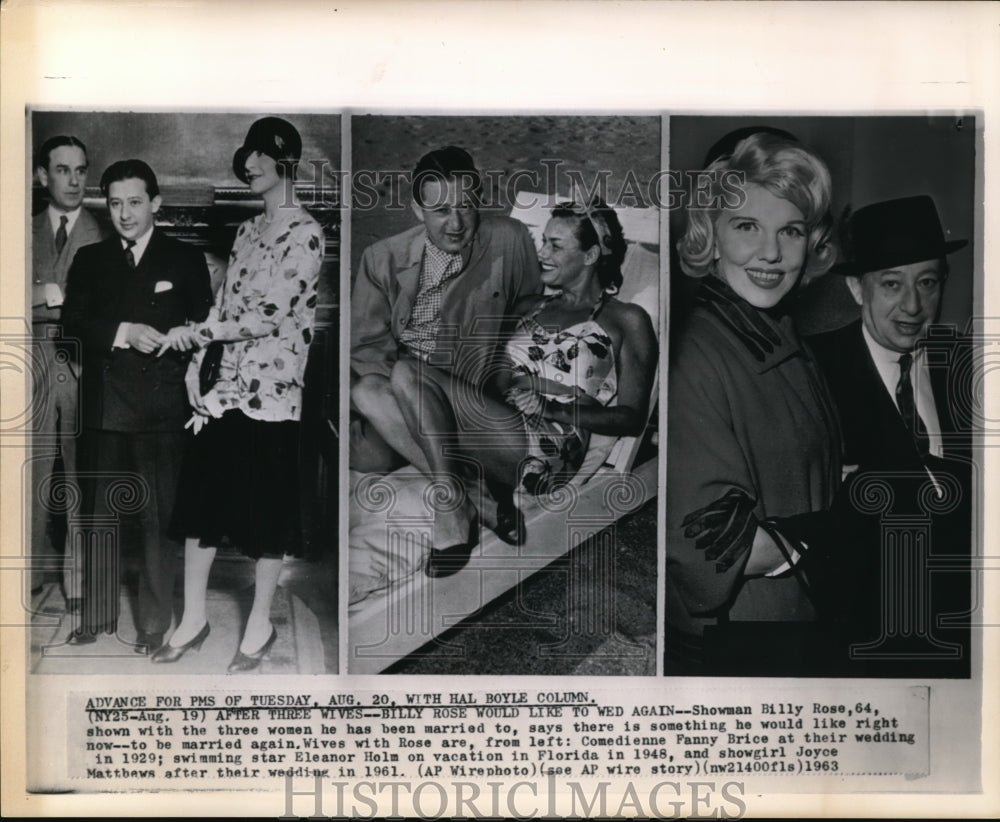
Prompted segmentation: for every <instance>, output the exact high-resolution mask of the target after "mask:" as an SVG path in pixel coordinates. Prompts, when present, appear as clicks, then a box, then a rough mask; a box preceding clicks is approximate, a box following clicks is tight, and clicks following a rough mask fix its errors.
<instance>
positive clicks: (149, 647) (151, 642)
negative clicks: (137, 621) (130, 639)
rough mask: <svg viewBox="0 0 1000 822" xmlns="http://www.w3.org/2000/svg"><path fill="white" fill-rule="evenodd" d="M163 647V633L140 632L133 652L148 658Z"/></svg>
mask: <svg viewBox="0 0 1000 822" xmlns="http://www.w3.org/2000/svg"><path fill="white" fill-rule="evenodd" d="M161 645H163V631H158V632H148V631H139V634H138V636H136V638H135V647H134V648H133V649H132V650H133V651H135V652H136V653H137V654H142V655H143V656H146V655H148V654H154V653H156V652H157V651H158V650H159V649H160V646H161Z"/></svg>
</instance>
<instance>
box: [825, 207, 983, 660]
mask: <svg viewBox="0 0 1000 822" xmlns="http://www.w3.org/2000/svg"><path fill="white" fill-rule="evenodd" d="M848 229H849V231H848V236H849V240H850V242H849V246H850V255H851V259H850V260H849V261H848V262H847V263H844V264H842V265H840V266H838V267H837V268H836V269H834V270H835V271H838V272H839V273H841V274H843V275H845V276H846V284H847V287H848V289H849V290H850V293H851V295H852V296H853V298H854V300H855V302H856V303H857V304H858V305H859V306H860V307H861V319H860V320H858V321H856V322H854V323H852V324H850V325H848V326H846V327H844V328H841V329H838V330H836V331H831V332H828V333H825V334H821V335H817V336H815V337H812V338H811V339H810V340H809V342H810V345H811V347H812V349H813V351H814V353H815V355H816V357H817V359H818V361H819V363H820V366H821V368H822V370H823V372H824V375H825V376H826V379H827V382H828V384H829V386H830V389H831V391H832V393H833V397H834V400H835V402H836V404H837V409H838V412H839V415H840V422H841V426H842V431H843V435H844V464H845V465H848V466H857V467H858V470H857V471H855V472H854V473H853V474H851V476H850V477H849V479H848V480H847V483H846V485H845V489H844V490H843V491H842V495H845V497H846V496H849V495H850V491H851V487H852V485H854V484H856V483H859V482H864V481H866V480H867V481H871V480H875V481H878V482H882V483H885V487H888V488H890V489H891V490H892V494H893V501H892V505H893V508H892V509H891V513H892V514H894V515H900V514H904V515H909V516H915V517H918V518H923V519H920V520H918V521H926V522H928V523H930V524H931V530H930V532H929V534H928V537H929V541H930V544H929V551H930V553H932V554H934V555H936V556H942V555H947V554H950V555H952V556H954V557H956V558H960V557H962V556H965V557H967V556H968V555H969V552H970V550H971V528H972V519H971V491H972V488H971V474H970V459H971V453H970V451H971V436H970V427H969V425H968V423H967V421H964V420H963V419H962V418H961V417H962V414H961V413H956V411H960V409H961V407H962V403H961V402H956V399H957V398H956V397H955V396H954V395H953V393H952V391H950V390H949V386H950V385H953V384H955V383H954V382H953V381H952V382H950V381H949V376H954V374H955V372H956V370H960V369H963V368H967V367H969V365H970V363H971V349H970V347H969V346H968V344H967V343H966V342H965V341H964V340H963V339H962V338H960V337H959V336H958V335H956V334H955V332H954V330H951V331H947V330H945V329H943V328H941V327H935V326H934V324H935V323H936V322H937V320H938V317H939V315H940V309H941V297H942V293H943V290H944V285H945V282H946V280H947V276H948V263H947V255H948V254H950V253H951V252H953V251H956V250H958V249H959V248H961V247H963V246H964V245H966V241H965V240H950V241H948V240H945V236H944V231H943V229H942V226H941V222H940V219H939V217H938V213H937V209H936V207H935V205H934V201H933V199H932V198H931V197H929V196H917V197H907V198H903V199H897V200H890V201H887V202H880V203H875V204H872V205H869V206H866V207H864V208H861V209H858V210H857V211H856V212H854V214H853V215H852V216H851V219H850V224H849V227H848ZM970 377H971V374H970ZM928 483H929V484H928ZM855 487H856V486H855ZM928 492H931V494H930V495H931V496H937V497H939V498H941V499H945V498H946V497H947V498H954V499H956V501H957V504H956V507H955V508H954V509H953V510H951V511H949V512H947V513H943V512H941V511H940V510H936V509H934V506H933V505H932V506H931V509H930V510H927V500H928V499H929V497H928ZM842 510H843V509H842ZM847 510H849V511H853V513H852V514H851V515H850V516H851V517H852V518H853V523H852V525H851V527H852V528H853V530H852V531H850V533H853V534H854V535H855V537H856V538H857V540H858V541H859V542H860V551H858V552H852V555H853V559H852V560H851V562H852V563H854V562H860V563H861V564H862V567H863V568H864V569H865V570H864V572H862V573H859V571H861V568H859V567H858V566H857V565H853V566H851V567H848V568H845V569H844V570H845V572H846V573H847V574H848V575H849V576H850V575H854V576H855V578H856V579H860V580H861V583H860V585H859V586H858V587H859V589H860V590H861V591H862V593H860V594H859V595H858V596H859V599H858V601H857V608H856V611H857V613H856V614H855V618H856V620H857V623H856V624H858V625H860V627H859V628H857V629H856V630H855V633H854V635H853V636H854V639H855V640H871V641H875V640H878V635H879V632H880V631H882V632H884V631H886V630H887V626H886V618H887V613H886V611H885V610H884V605H885V602H886V601H887V600H886V601H883V607H882V608H881V609H880V608H879V601H880V599H881V597H882V596H884V595H885V593H886V592H887V591H889V586H892V585H896V584H898V581H896V580H893V579H891V578H889V579H887V578H886V573H887V569H888V566H887V565H885V564H883V565H882V567H881V570H879V569H878V564H879V562H880V560H884V559H885V557H884V556H880V554H881V551H883V550H885V549H886V546H882V545H878V547H875V546H873V545H872V542H873V541H875V542H876V543H880V542H882V541H887V538H886V536H885V535H884V533H883V532H882V531H881V525H883V524H884V523H880V522H878V521H877V520H878V516H876V517H874V518H873V517H872V516H870V515H869V516H856V514H857V504H856V502H855V503H851V505H850V506H847ZM870 513H871V512H869V514H870ZM881 513H882V512H879V515H881ZM884 513H887V514H888V513H890V511H886V512H884ZM859 529H860V530H859ZM921 550H923V549H921ZM911 561H912V562H913V563H914V564H915V565H916V566H918V567H913V568H910V570H911V571H912V572H913V573H914V574H916V575H917V576H918V577H919V576H922V575H923V574H925V573H926V567H925V565H924V563H925V559H924V558H917V557H916V556H912V557H910V558H908V559H907V560H906V562H911ZM959 564H960V563H959ZM930 576H931V578H930V583H929V587H928V586H925V587H923V588H922V589H920V590H917V589H912V590H909V591H908V592H907V593H905V594H903V596H904V597H906V596H912V597H914V599H912V600H910V601H909V602H908V604H906V606H905V607H906V609H907V613H906V614H905V615H902V618H903V619H904V620H909V619H914V620H918V621H919V619H920V618H921V617H920V616H919V613H918V612H919V611H920V609H924V613H926V612H927V606H928V605H929V606H930V622H931V624H927V623H923V624H921V625H919V626H916V625H912V626H909V627H913V628H915V633H920V632H921V631H922V630H923V629H927V630H929V631H930V632H931V633H932V634H935V635H937V636H939V637H941V638H942V640H943V642H944V643H945V644H947V641H948V640H949V639H951V640H955V641H956V642H958V643H960V644H961V643H963V642H964V643H966V644H967V637H968V634H967V629H966V630H965V633H964V634H963V633H962V631H961V629H951V630H949V629H947V628H945V629H943V630H939V629H938V628H937V627H935V625H934V624H933V620H934V618H935V617H936V615H938V614H940V613H943V612H955V611H961V610H962V609H963V608H965V607H967V606H968V592H969V576H968V574H959V573H936V574H932V575H930ZM866 584H867V585H868V588H867V590H866ZM850 587H851V588H853V587H854V586H853V585H851V586H850ZM928 592H929V593H928ZM845 593H846V592H845ZM898 593H899V592H897V594H898ZM928 596H929V602H928V600H927V597H928ZM893 616H901V615H899V614H894V615H893ZM897 627H898V626H897ZM936 642H937V641H936V640H932V642H931V643H930V644H929V645H924V646H922V647H920V648H918V649H916V651H915V653H917V655H919V654H925V656H926V657H927V659H928V660H931V659H933V658H934V654H935V653H936V651H934V648H933V647H931V646H933V645H935V644H936ZM875 644H876V645H878V642H876V643H875ZM938 645H940V643H938ZM890 646H892V647H891V648H890ZM879 647H882V648H883V650H886V651H887V653H888V656H887V657H886V658H887V659H889V658H891V657H892V655H893V654H895V655H897V656H898V655H899V651H900V648H901V647H902V645H901V644H900V643H897V644H895V645H893V644H892V643H891V642H890V643H885V642H883V643H882V645H881V646H879ZM939 649H940V648H939ZM890 650H891V653H889V651H890ZM928 651H929V653H927V652H928ZM964 656H965V657H967V654H964ZM963 662H964V663H965V664H967V662H968V660H967V658H966V659H964V660H963ZM915 664H916V663H915ZM943 675H948V674H943Z"/></svg>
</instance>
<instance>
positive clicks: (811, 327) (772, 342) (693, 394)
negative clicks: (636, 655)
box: [664, 112, 983, 678]
mask: <svg viewBox="0 0 1000 822" xmlns="http://www.w3.org/2000/svg"><path fill="white" fill-rule="evenodd" d="M670 122H671V132H670V133H671V167H672V168H673V169H677V170H678V172H677V174H676V179H675V180H673V181H672V182H673V184H674V185H675V186H676V187H677V189H678V200H680V199H681V198H684V207H683V208H678V209H675V210H673V211H671V214H670V217H671V248H672V249H676V256H675V258H674V260H673V265H672V268H671V284H672V288H671V295H672V300H671V317H670V319H671V322H670V334H671V337H670V340H671V354H670V365H669V386H668V396H669V400H668V406H667V419H668V422H667V429H668V437H667V441H668V447H667V450H668V453H667V463H668V470H667V491H666V506H667V534H666V579H665V588H666V625H665V636H666V648H665V661H664V673H665V674H666V675H667V676H672V675H686V676H692V675H694V676H698V675H702V676H705V675H742V676H751V675H759V676H768V675H770V676H782V675H783V676H851V677H881V676H893V677H951V678H967V677H968V676H969V675H970V671H971V661H972V657H973V653H974V652H975V654H976V656H977V657H978V655H979V654H978V650H979V649H978V648H974V646H973V644H972V631H971V626H972V625H974V624H977V622H978V619H979V617H978V616H977V614H978V608H979V600H978V598H977V596H976V594H977V592H978V590H979V586H978V582H979V578H978V576H976V577H975V578H974V577H973V574H972V573H971V568H972V567H973V565H972V562H973V559H974V558H975V557H978V556H981V555H982V546H981V533H982V532H981V529H980V525H979V523H980V522H981V514H982V511H981V509H980V504H981V501H982V499H983V497H982V487H983V470H982V469H983V463H982V460H981V454H977V453H976V452H974V451H973V439H974V433H975V427H976V419H977V417H976V409H977V408H981V405H982V397H981V396H977V394H976V392H977V390H978V378H977V376H976V375H977V373H978V369H979V368H980V367H981V362H982V354H981V348H982V345H983V339H982V333H981V329H977V328H976V327H975V326H974V324H973V322H972V319H973V317H974V316H979V315H981V310H980V311H974V305H975V306H978V305H981V295H982V279H981V277H980V276H979V275H978V268H977V267H976V265H975V264H974V260H975V257H974V255H973V249H974V246H973V239H974V237H975V232H976V229H977V225H981V222H977V215H976V209H975V192H976V153H977V151H978V150H980V148H979V144H978V142H977V141H978V130H977V118H976V114H975V113H974V112H967V113H961V112H958V113H955V114H951V115H947V116H944V115H942V116H850V117H802V116H785V117H779V116H775V117H760V116H757V117H750V116H748V117H739V116H733V115H727V116H725V117H721V116H720V117H711V116H704V117H697V116H693V117H680V116H674V117H671V120H670ZM685 184H689V185H685ZM977 332H978V333H977ZM974 582H975V583H976V587H975V588H974V587H973V583H974ZM977 637H978V632H977ZM977 645H978V642H977Z"/></svg>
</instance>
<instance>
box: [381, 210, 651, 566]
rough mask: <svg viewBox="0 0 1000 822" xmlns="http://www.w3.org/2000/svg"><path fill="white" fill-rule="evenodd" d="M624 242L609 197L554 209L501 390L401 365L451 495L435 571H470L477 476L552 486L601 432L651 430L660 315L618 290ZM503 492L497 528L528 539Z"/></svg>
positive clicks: (416, 422) (432, 472) (522, 485)
mask: <svg viewBox="0 0 1000 822" xmlns="http://www.w3.org/2000/svg"><path fill="white" fill-rule="evenodd" d="M625 250H626V244H625V238H624V236H623V234H622V228H621V224H620V222H619V220H618V217H617V215H616V214H615V212H614V211H613V210H612V209H611V208H609V207H607V206H606V205H604V204H603V203H601V202H600V201H595V202H593V203H592V204H580V203H571V202H568V203H561V204H560V205H558V206H557V207H556V208H555V209H553V211H552V214H551V218H550V219H549V222H548V224H547V225H546V227H545V232H544V234H543V238H542V247H541V251H540V253H539V263H540V265H541V270H542V282H543V284H544V286H545V292H544V293H543V294H540V295H533V296H531V297H527V298H525V299H524V300H522V301H521V302H520V303H519V304H518V305H517V306H516V308H515V311H516V313H517V314H518V315H519V318H518V320H517V322H516V325H514V327H513V329H512V331H511V334H510V336H509V338H508V340H507V343H506V347H505V353H506V356H505V358H504V362H502V363H499V364H497V367H496V368H495V369H494V379H493V387H494V388H495V392H494V394H493V395H492V396H491V395H485V394H484V393H483V392H481V391H479V392H477V391H472V390H470V387H469V386H467V385H465V384H464V383H461V382H459V381H458V380H456V379H455V378H454V377H447V376H445V377H442V376H441V375H440V373H438V372H435V371H434V369H421V367H420V363H419V362H418V361H413V360H402V359H401V360H400V361H399V362H397V363H396V366H395V368H394V370H393V374H392V381H393V387H394V390H395V391H396V392H397V395H399V394H405V395H407V396H408V398H409V401H408V402H407V403H406V405H407V406H408V413H409V415H410V417H411V418H412V420H411V419H408V420H407V422H408V425H410V427H411V432H412V433H413V434H414V435H415V437H416V438H417V441H418V442H419V443H420V444H421V448H422V450H423V452H424V455H425V457H426V459H427V462H426V464H425V465H424V466H420V465H418V466H417V467H418V468H420V469H421V470H423V471H424V472H425V473H426V475H427V476H428V477H430V478H432V479H434V480H436V481H437V482H438V483H439V484H440V488H439V490H440V491H441V494H440V496H439V501H442V502H443V503H444V504H441V505H438V506H436V510H435V540H434V542H435V545H434V550H432V551H431V555H430V558H429V560H428V564H427V568H426V572H427V573H428V575H430V576H447V575H449V574H452V573H455V571H457V570H460V569H461V568H462V567H463V566H464V565H465V563H466V562H467V560H468V556H469V552H470V551H471V550H472V548H473V547H474V546H475V544H476V543H477V541H478V520H477V515H476V506H475V505H474V503H473V501H472V500H470V499H469V494H468V489H467V486H468V485H469V482H470V480H475V479H479V478H482V479H485V480H486V481H487V482H490V483H491V484H492V487H494V490H496V487H497V486H499V487H500V488H507V489H510V488H519V489H520V490H522V491H523V492H526V493H529V494H544V493H549V492H551V491H552V490H554V489H555V488H557V487H559V486H560V485H563V484H565V483H566V482H568V481H569V480H570V479H571V478H572V477H573V475H574V474H575V473H576V471H577V470H578V469H579V467H580V465H581V463H582V462H583V458H584V455H585V454H586V451H587V445H588V443H589V441H590V435H591V434H592V433H597V434H605V435H609V436H629V435H633V436H634V435H638V434H640V433H641V432H642V430H643V428H644V426H645V424H646V419H647V417H648V414H649V408H648V405H649V395H650V391H651V390H652V385H653V377H654V373H655V369H656V362H657V356H658V346H657V343H656V336H655V334H654V331H653V325H652V322H651V321H650V319H649V315H648V314H646V312H645V311H644V310H643V309H642V308H640V307H638V306H636V305H632V304H630V303H625V302H621V301H619V300H618V299H617V298H616V297H615V294H616V293H617V291H618V288H619V286H620V285H621V282H622V272H621V264H622V261H623V260H624V257H625ZM498 499H499V500H500V506H499V510H498V520H499V523H498V527H497V529H496V530H497V533H498V535H499V536H501V538H503V539H506V540H507V541H510V542H516V541H520V540H521V539H523V534H521V531H522V528H523V526H521V525H520V524H519V514H518V512H517V511H516V510H515V509H513V503H512V499H511V498H510V497H509V496H506V497H503V496H501V497H498Z"/></svg>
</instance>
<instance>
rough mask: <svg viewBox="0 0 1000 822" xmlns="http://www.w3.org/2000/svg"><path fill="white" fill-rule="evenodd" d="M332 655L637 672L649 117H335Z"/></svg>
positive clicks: (452, 668) (650, 289)
mask: <svg viewBox="0 0 1000 822" xmlns="http://www.w3.org/2000/svg"><path fill="white" fill-rule="evenodd" d="M351 146H352V149H351V184H352V192H351V208H352V210H351V239H350V262H351V296H350V440H349V449H350V453H349V468H350V471H349V508H350V524H349V541H348V542H349V544H348V547H347V550H348V554H349V559H348V566H349V572H348V586H347V587H348V600H349V613H348V628H347V635H348V662H347V668H348V672H349V673H358V674H363V673H377V672H385V673H403V674H434V673H442V674H529V675H530V674H551V675H573V674H577V675H597V674H602V675H640V676H651V675H654V674H655V673H656V659H657V655H658V654H657V649H656V636H657V629H656V602H657V573H656V568H657V505H656V501H655V500H656V496H657V478H658V475H659V455H660V451H659V432H658V425H657V420H658V417H659V404H658V399H657V398H658V377H659V361H660V338H661V332H660V320H661V315H662V313H663V312H662V311H661V290H660V282H661V276H660V268H661V265H660V253H661V248H660V216H661V207H662V203H661V201H660V200H661V198H660V182H661V176H662V174H661V168H662V164H661V120H660V118H659V117H644V116H540V115H532V116H503V117H497V116H404V115H370V116H357V117H353V118H352V120H351Z"/></svg>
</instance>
